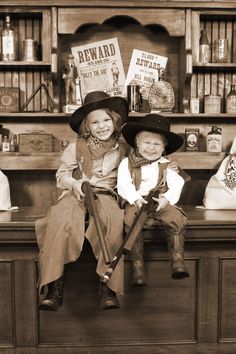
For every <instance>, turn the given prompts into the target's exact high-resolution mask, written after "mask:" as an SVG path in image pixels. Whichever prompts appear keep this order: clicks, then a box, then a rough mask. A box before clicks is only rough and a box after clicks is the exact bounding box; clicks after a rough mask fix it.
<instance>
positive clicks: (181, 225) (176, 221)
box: [124, 204, 187, 234]
mask: <svg viewBox="0 0 236 354" xmlns="http://www.w3.org/2000/svg"><path fill="white" fill-rule="evenodd" d="M137 213H138V207H136V206H135V205H128V206H127V207H126V208H125V215H124V223H125V230H126V232H127V231H128V230H129V228H130V226H131V225H132V223H133V221H134V219H135V216H136V214H137ZM147 224H148V225H150V226H152V225H155V224H156V225H163V227H164V229H165V230H166V231H167V232H168V233H173V234H182V233H183V232H184V229H185V227H186V224H187V217H186V215H185V213H184V212H183V210H182V209H181V208H179V207H177V206H175V205H170V204H168V205H167V206H166V207H165V208H164V209H162V210H160V211H158V212H154V213H151V214H150V215H149V218H148V220H147Z"/></svg>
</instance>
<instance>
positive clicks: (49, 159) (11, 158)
mask: <svg viewBox="0 0 236 354" xmlns="http://www.w3.org/2000/svg"><path fill="white" fill-rule="evenodd" d="M60 156H61V153H60V152H50V153H48V152H45V153H32V154H30V155H29V154H22V153H19V152H0V169H1V170H57V169H58V167H59V165H60Z"/></svg>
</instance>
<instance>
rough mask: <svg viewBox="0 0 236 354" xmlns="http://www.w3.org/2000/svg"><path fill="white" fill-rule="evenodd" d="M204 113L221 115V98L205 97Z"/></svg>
mask: <svg viewBox="0 0 236 354" xmlns="http://www.w3.org/2000/svg"><path fill="white" fill-rule="evenodd" d="M204 112H205V113H220V112H221V96H219V95H207V96H205V97H204Z"/></svg>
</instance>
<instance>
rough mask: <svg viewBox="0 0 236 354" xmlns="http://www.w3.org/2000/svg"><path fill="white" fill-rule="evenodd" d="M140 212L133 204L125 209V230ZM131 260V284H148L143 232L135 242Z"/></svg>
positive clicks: (127, 229)
mask: <svg viewBox="0 0 236 354" xmlns="http://www.w3.org/2000/svg"><path fill="white" fill-rule="evenodd" d="M137 212H138V208H137V207H136V206H133V205H129V206H127V208H126V209H125V216H124V223H125V231H126V232H128V231H129V229H130V227H131V225H132V223H133V221H134V219H135V216H136V214H137ZM130 254H131V262H132V268H133V274H132V280H131V284H132V285H133V286H142V285H146V284H147V282H146V271H145V266H144V259H143V237H142V234H140V235H139V237H138V239H137V241H136V242H135V244H134V246H133V248H132V250H131V252H130Z"/></svg>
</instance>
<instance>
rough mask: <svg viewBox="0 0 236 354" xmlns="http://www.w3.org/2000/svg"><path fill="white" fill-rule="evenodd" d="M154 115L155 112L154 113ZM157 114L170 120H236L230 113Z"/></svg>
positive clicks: (138, 114)
mask: <svg viewBox="0 0 236 354" xmlns="http://www.w3.org/2000/svg"><path fill="white" fill-rule="evenodd" d="M153 113H154V112H153ZM147 114H149V113H139V112H135V113H134V112H132V113H129V117H144V116H145V115H147ZM157 114H161V115H163V116H166V117H169V118H170V119H172V118H173V119H175V118H178V119H182V118H183V119H190V118H203V119H206V120H207V119H209V118H223V119H225V118H230V119H236V115H235V114H229V113H211V114H207V113H198V114H196V113H172V112H159V113H157Z"/></svg>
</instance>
